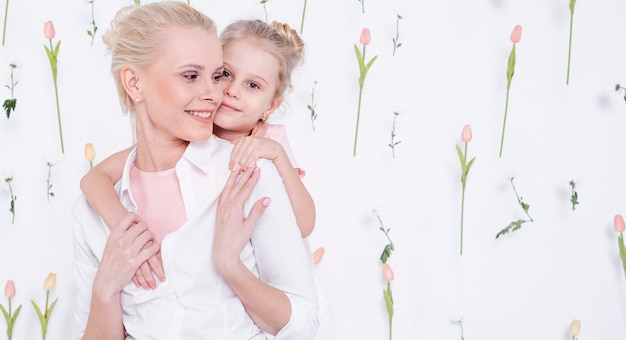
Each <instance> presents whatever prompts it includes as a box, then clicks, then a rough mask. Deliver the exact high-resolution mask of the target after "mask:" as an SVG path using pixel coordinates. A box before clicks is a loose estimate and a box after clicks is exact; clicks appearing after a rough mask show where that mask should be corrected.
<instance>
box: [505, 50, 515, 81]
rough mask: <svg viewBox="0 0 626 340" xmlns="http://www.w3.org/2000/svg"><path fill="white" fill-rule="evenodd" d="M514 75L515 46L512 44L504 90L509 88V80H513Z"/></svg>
mask: <svg viewBox="0 0 626 340" xmlns="http://www.w3.org/2000/svg"><path fill="white" fill-rule="evenodd" d="M514 74H515V44H513V48H512V49H511V53H510V54H509V61H508V67H507V70H506V79H507V84H506V88H507V89H508V88H509V87H511V80H512V79H513V75H514Z"/></svg>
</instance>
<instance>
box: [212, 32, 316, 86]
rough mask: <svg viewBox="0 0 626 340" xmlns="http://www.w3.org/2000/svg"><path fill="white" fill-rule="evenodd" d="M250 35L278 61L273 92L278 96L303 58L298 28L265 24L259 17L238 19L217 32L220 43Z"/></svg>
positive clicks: (240, 39)
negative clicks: (220, 32)
mask: <svg viewBox="0 0 626 340" xmlns="http://www.w3.org/2000/svg"><path fill="white" fill-rule="evenodd" d="M246 39H251V40H252V41H253V42H254V41H256V42H257V46H258V47H259V48H261V49H263V50H264V51H266V52H268V53H270V54H271V55H272V56H274V58H276V60H277V61H278V64H279V71H278V84H277V86H276V94H275V95H276V96H280V97H282V96H283V95H284V94H285V92H286V91H287V89H291V86H292V84H291V73H292V71H293V69H294V68H295V67H296V66H298V65H299V64H300V62H301V61H302V60H303V58H304V42H303V41H302V39H300V36H299V35H298V32H296V31H295V30H293V29H292V28H290V27H289V25H287V24H284V23H279V22H276V21H274V22H272V23H271V24H269V25H268V24H267V23H265V22H263V21H261V20H239V21H235V22H233V23H232V24H230V25H228V26H226V28H225V29H224V31H223V32H222V34H221V36H220V40H221V41H222V46H223V47H226V46H227V45H228V44H229V43H231V42H234V41H242V40H246Z"/></svg>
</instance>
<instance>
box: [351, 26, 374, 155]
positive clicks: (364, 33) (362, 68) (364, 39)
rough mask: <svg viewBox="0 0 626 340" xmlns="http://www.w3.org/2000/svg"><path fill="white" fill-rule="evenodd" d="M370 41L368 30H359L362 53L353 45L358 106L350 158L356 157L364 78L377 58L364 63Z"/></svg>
mask: <svg viewBox="0 0 626 340" xmlns="http://www.w3.org/2000/svg"><path fill="white" fill-rule="evenodd" d="M371 39H372V36H371V32H370V29H369V28H367V27H365V28H363V30H361V37H360V39H359V42H360V43H361V45H362V46H363V48H362V51H361V50H359V47H358V46H357V45H356V44H354V51H355V52H356V59H357V61H358V63H359V105H358V108H357V113H356V129H355V131H354V150H353V152H352V156H353V157H354V156H356V144H357V140H358V138H359V120H360V119H361V98H362V97H363V86H364V85H365V77H366V76H367V72H368V71H369V69H370V67H372V64H374V61H376V58H378V56H374V57H373V58H372V59H370V61H368V62H367V64H366V63H365V47H366V46H367V45H369V43H370V41H371Z"/></svg>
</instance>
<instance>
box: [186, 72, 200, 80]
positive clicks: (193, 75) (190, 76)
mask: <svg viewBox="0 0 626 340" xmlns="http://www.w3.org/2000/svg"><path fill="white" fill-rule="evenodd" d="M184 77H185V78H187V79H189V80H196V79H197V78H198V75H197V74H195V73H190V74H185V75H184Z"/></svg>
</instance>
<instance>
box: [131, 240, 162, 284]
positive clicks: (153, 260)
mask: <svg viewBox="0 0 626 340" xmlns="http://www.w3.org/2000/svg"><path fill="white" fill-rule="evenodd" d="M152 243H154V242H152V241H151V242H148V243H146V245H145V246H144V248H145V247H149V246H151V245H152ZM152 271H154V274H156V276H157V277H158V278H159V281H160V282H163V281H165V271H164V270H163V262H162V261H161V251H158V252H157V253H156V254H154V255H152V257H150V258H149V259H148V261H146V262H144V263H142V264H141V266H139V269H137V272H136V273H135V276H134V277H133V282H134V283H135V286H137V287H143V288H144V289H154V288H156V280H155V279H154V275H152Z"/></svg>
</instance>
